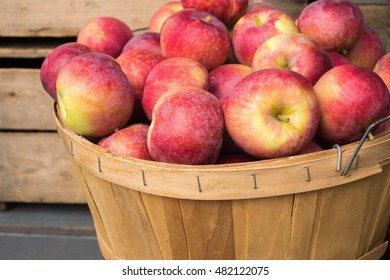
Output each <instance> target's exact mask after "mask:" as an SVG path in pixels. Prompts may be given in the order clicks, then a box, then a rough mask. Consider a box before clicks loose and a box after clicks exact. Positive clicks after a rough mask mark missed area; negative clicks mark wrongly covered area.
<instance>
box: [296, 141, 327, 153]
mask: <svg viewBox="0 0 390 280" xmlns="http://www.w3.org/2000/svg"><path fill="white" fill-rule="evenodd" d="M323 150H324V148H322V147H321V146H320V145H319V144H318V143H316V142H314V141H311V142H310V143H309V144H307V145H306V146H305V147H303V148H302V149H301V150H300V151H298V152H297V153H296V155H304V154H309V153H314V152H318V151H323Z"/></svg>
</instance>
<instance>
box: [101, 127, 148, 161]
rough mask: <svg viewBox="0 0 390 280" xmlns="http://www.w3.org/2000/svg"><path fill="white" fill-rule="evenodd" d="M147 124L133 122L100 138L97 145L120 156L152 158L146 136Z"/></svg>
mask: <svg viewBox="0 0 390 280" xmlns="http://www.w3.org/2000/svg"><path fill="white" fill-rule="evenodd" d="M148 131H149V126H148V125H146V124H142V123H134V124H131V125H129V126H127V127H125V128H122V129H120V130H118V131H115V132H114V133H113V134H111V135H109V136H107V137H104V138H102V139H101V140H100V141H99V142H98V145H99V146H101V147H103V148H105V149H107V150H109V151H111V152H113V153H116V154H118V155H121V156H125V157H132V158H139V159H145V160H152V157H151V156H150V153H149V150H148V145H147V136H148Z"/></svg>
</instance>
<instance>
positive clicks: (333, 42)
mask: <svg viewBox="0 0 390 280" xmlns="http://www.w3.org/2000/svg"><path fill="white" fill-rule="evenodd" d="M364 24H365V23H364V16H363V14H362V12H361V10H360V8H359V7H358V6H357V5H356V4H355V3H353V2H352V1H350V0H321V1H314V2H312V3H310V4H309V5H307V6H306V7H305V8H304V9H303V10H302V12H301V13H300V15H299V17H298V28H299V31H300V32H301V33H303V34H306V35H308V36H310V37H311V38H313V39H314V40H316V41H317V42H318V43H320V44H321V45H322V46H323V47H324V48H325V49H326V50H327V51H335V52H339V51H343V50H348V49H350V48H352V47H353V45H355V43H356V42H357V41H358V40H359V37H360V35H361V33H362V31H363V28H364Z"/></svg>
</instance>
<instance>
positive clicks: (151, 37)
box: [121, 32, 162, 55]
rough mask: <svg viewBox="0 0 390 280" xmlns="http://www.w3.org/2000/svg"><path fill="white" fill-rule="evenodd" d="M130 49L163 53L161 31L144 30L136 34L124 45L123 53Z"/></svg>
mask: <svg viewBox="0 0 390 280" xmlns="http://www.w3.org/2000/svg"><path fill="white" fill-rule="evenodd" d="M128 50H144V51H149V52H154V53H158V54H161V55H162V52H161V46H160V33H157V32H143V33H139V34H136V35H134V37H133V38H131V39H130V40H129V41H128V42H127V43H126V45H125V46H124V47H123V49H122V51H121V54H123V53H124V52H126V51H128Z"/></svg>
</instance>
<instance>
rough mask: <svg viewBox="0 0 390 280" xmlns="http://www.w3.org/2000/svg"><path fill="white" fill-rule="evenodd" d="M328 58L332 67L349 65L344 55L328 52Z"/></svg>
mask: <svg viewBox="0 0 390 280" xmlns="http://www.w3.org/2000/svg"><path fill="white" fill-rule="evenodd" d="M328 56H329V58H330V60H331V61H332V65H333V67H336V66H339V65H343V64H349V63H350V62H349V60H348V58H346V57H345V56H344V55H342V54H341V53H338V52H328Z"/></svg>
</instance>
